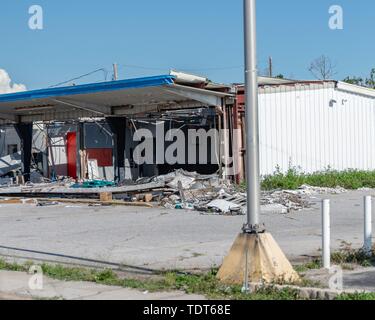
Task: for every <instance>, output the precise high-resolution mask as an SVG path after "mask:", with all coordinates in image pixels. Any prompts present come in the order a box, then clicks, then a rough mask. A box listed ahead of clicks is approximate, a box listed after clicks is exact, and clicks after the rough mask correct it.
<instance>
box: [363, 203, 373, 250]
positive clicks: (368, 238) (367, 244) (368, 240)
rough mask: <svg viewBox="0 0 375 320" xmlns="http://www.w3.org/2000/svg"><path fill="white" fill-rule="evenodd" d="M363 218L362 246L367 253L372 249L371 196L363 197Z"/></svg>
mask: <svg viewBox="0 0 375 320" xmlns="http://www.w3.org/2000/svg"><path fill="white" fill-rule="evenodd" d="M364 207H365V210H364V211H365V212H364V213H365V217H364V218H365V219H364V242H363V243H364V245H363V248H364V250H365V251H366V252H367V253H371V250H372V197H371V196H366V197H365V199H364Z"/></svg>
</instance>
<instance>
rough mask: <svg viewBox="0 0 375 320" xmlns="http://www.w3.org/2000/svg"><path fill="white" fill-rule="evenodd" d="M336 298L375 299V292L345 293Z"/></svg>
mask: <svg viewBox="0 0 375 320" xmlns="http://www.w3.org/2000/svg"><path fill="white" fill-rule="evenodd" d="M335 300H375V293H365V292H356V293H343V294H340V295H339V296H337V297H336V299H335Z"/></svg>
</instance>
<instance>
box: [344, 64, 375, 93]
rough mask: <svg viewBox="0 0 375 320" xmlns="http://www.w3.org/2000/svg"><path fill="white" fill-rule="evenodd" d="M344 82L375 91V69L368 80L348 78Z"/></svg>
mask: <svg viewBox="0 0 375 320" xmlns="http://www.w3.org/2000/svg"><path fill="white" fill-rule="evenodd" d="M343 81H344V82H347V83H350V84H355V85H358V86H362V87H367V88H371V89H375V68H373V69H371V71H370V75H369V77H368V78H366V79H363V78H361V77H355V76H354V77H346V78H345V79H344V80H343Z"/></svg>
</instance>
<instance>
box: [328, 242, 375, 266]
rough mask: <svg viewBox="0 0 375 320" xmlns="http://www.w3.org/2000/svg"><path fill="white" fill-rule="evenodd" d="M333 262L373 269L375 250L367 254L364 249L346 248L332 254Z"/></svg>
mask: <svg viewBox="0 0 375 320" xmlns="http://www.w3.org/2000/svg"><path fill="white" fill-rule="evenodd" d="M331 262H332V263H334V264H338V265H347V264H355V265H359V266H362V267H371V266H373V265H374V264H375V250H373V251H372V252H371V253H367V252H365V251H364V250H363V249H359V250H357V249H352V248H350V247H348V248H344V249H342V250H340V251H337V252H333V253H332V254H331Z"/></svg>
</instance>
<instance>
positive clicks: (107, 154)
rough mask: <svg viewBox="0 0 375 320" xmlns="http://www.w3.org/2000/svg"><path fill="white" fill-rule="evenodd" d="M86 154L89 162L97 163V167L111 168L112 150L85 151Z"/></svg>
mask: <svg viewBox="0 0 375 320" xmlns="http://www.w3.org/2000/svg"><path fill="white" fill-rule="evenodd" d="M86 153H87V157H88V159H89V160H97V161H98V167H111V166H113V158H112V156H113V155H112V149H108V148H101V149H86Z"/></svg>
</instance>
